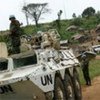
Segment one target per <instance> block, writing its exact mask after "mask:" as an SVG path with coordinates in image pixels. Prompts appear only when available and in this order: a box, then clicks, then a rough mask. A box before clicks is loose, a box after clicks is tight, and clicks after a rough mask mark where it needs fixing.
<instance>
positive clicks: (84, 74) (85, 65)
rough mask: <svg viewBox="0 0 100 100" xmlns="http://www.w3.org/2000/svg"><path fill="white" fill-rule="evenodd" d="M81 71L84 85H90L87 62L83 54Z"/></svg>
mask: <svg viewBox="0 0 100 100" xmlns="http://www.w3.org/2000/svg"><path fill="white" fill-rule="evenodd" d="M82 71H83V76H84V79H85V81H86V85H91V79H90V76H89V60H88V58H87V56H86V55H85V54H84V53H83V54H82Z"/></svg>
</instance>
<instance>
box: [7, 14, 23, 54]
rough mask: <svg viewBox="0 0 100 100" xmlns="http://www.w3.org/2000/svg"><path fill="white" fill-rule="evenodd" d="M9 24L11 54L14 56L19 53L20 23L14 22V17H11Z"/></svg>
mask: <svg viewBox="0 0 100 100" xmlns="http://www.w3.org/2000/svg"><path fill="white" fill-rule="evenodd" d="M9 20H10V21H11V23H10V32H11V34H10V39H11V45H12V50H11V53H13V54H16V53H20V35H21V32H22V29H21V28H20V25H21V24H20V23H19V21H18V20H16V18H15V16H14V15H11V16H10V17H9Z"/></svg>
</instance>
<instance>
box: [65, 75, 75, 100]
mask: <svg viewBox="0 0 100 100" xmlns="http://www.w3.org/2000/svg"><path fill="white" fill-rule="evenodd" d="M64 87H65V94H66V99H67V100H75V95H74V89H73V83H72V80H71V77H70V75H69V74H65V77H64Z"/></svg>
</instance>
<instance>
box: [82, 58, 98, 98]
mask: <svg viewBox="0 0 100 100" xmlns="http://www.w3.org/2000/svg"><path fill="white" fill-rule="evenodd" d="M96 59H98V60H100V56H97V57H96ZM82 95H83V99H82V100H100V76H98V77H96V78H94V79H93V80H92V86H82Z"/></svg>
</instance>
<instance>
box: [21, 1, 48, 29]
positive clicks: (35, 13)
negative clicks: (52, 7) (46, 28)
mask: <svg viewBox="0 0 100 100" xmlns="http://www.w3.org/2000/svg"><path fill="white" fill-rule="evenodd" d="M47 5H48V3H42V4H41V3H36V4H35V3H31V4H28V5H27V6H23V8H22V10H23V12H24V13H25V14H27V16H29V17H30V18H32V19H34V21H35V24H36V26H37V27H38V21H39V20H40V17H41V15H42V14H45V13H48V12H49V9H48V8H47Z"/></svg>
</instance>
